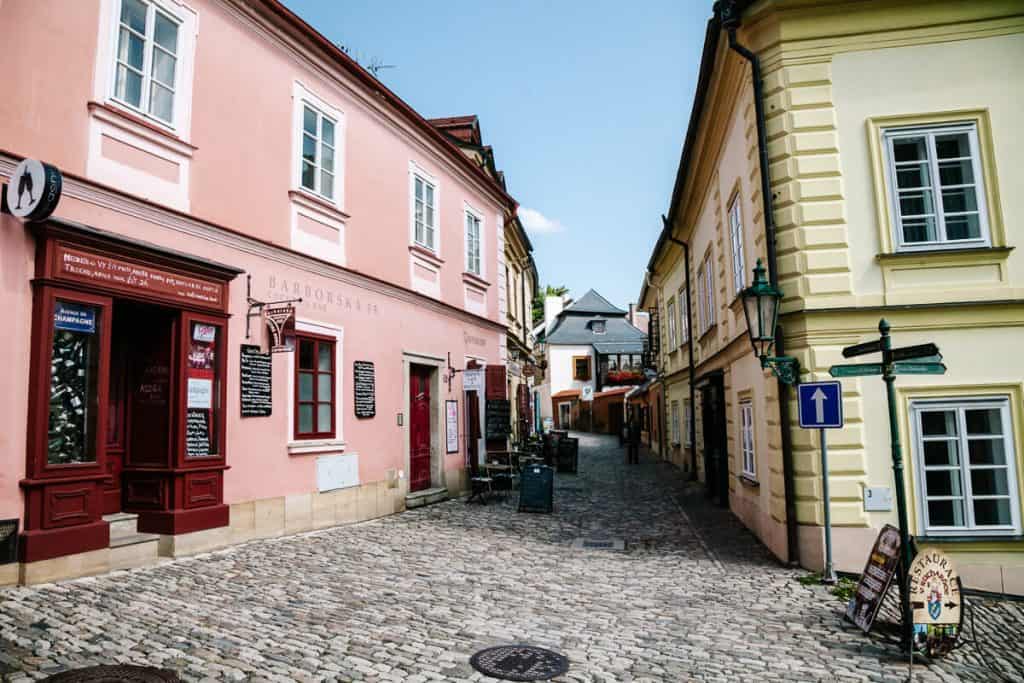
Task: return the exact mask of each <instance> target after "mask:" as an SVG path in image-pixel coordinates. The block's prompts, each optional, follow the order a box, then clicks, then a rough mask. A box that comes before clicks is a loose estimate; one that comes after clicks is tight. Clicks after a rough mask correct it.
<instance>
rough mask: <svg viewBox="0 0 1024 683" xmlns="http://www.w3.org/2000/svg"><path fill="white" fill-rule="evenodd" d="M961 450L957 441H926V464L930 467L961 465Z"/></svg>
mask: <svg viewBox="0 0 1024 683" xmlns="http://www.w3.org/2000/svg"><path fill="white" fill-rule="evenodd" d="M959 450H960V449H959V446H958V444H957V442H956V441H952V440H950V441H925V442H924V464H925V465H926V466H928V467H937V466H947V465H954V466H955V465H959V464H960V455H959Z"/></svg>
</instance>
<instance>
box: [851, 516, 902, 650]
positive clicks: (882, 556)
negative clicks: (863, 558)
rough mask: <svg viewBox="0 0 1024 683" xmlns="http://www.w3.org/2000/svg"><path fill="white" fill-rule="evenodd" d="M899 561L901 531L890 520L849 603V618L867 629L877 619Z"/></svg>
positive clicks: (866, 630)
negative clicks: (876, 616)
mask: <svg viewBox="0 0 1024 683" xmlns="http://www.w3.org/2000/svg"><path fill="white" fill-rule="evenodd" d="M899 563H900V532H899V529H897V528H896V527H894V526H892V525H891V524H886V525H885V526H884V527H882V531H881V533H879V534H878V538H877V539H875V545H874V546H873V547H872V548H871V555H869V556H868V563H867V564H866V565H865V566H864V573H863V574H861V576H860V581H858V582H857V590H856V592H854V594H853V597H852V598H850V602H849V604H847V605H846V618H847V619H849V620H850V621H852V622H853V623H855V624H856V625H857V626H860V628H861V630H863V631H864V632H865V633H867V632H868V631H870V630H871V626H872V624H874V623H875V615H876V614H878V608H879V607H880V606H881V605H882V598H884V597H885V593H886V591H888V590H889V584H890V583H892V577H893V574H895V573H896V567H897V566H898V565H899Z"/></svg>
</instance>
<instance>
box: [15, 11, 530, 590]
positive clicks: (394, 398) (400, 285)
mask: <svg viewBox="0 0 1024 683" xmlns="http://www.w3.org/2000/svg"><path fill="white" fill-rule="evenodd" d="M200 26H202V30H201V31H200V30H199V27H200ZM54 36H61V37H62V38H61V40H57V41H54V39H53V38H54ZM0 43H2V44H3V45H4V46H5V53H6V54H7V55H8V61H7V66H8V70H9V75H8V79H7V92H8V97H5V98H4V99H3V101H2V102H0V150H2V151H0V175H2V176H3V177H4V179H5V181H6V180H11V184H10V186H9V187H8V188H7V190H8V191H7V199H8V206H9V207H12V208H13V207H16V206H18V205H19V202H21V201H25V200H26V199H25V196H24V195H25V194H26V193H27V194H28V195H31V192H32V191H33V190H32V187H31V183H29V184H28V186H26V182H25V181H24V180H23V179H20V178H19V180H18V182H17V183H15V182H14V180H13V179H11V175H12V173H13V172H14V170H15V168H16V167H17V166H18V165H19V163H20V162H21V161H22V160H23V159H25V158H35V159H41V160H43V161H45V162H47V163H49V164H53V165H54V166H56V167H58V168H59V169H60V170H61V171H62V172H63V194H62V197H61V199H60V203H59V205H58V206H57V208H56V211H55V213H54V214H53V216H52V217H51V218H49V219H47V220H45V221H41V222H36V223H25V222H22V221H20V220H18V219H16V218H14V217H13V216H11V215H9V214H6V213H5V214H4V215H2V216H0V259H2V263H3V265H2V272H3V278H4V287H3V289H2V293H0V300H2V304H3V307H4V309H5V311H6V312H7V330H6V332H5V334H4V335H3V338H2V341H0V358H3V360H4V367H5V368H6V369H5V373H4V375H3V377H4V381H3V382H2V383H0V391H2V392H4V394H3V395H4V403H5V404H6V405H8V410H6V411H5V412H4V417H3V429H2V430H0V434H2V435H3V436H2V437H0V440H2V441H0V443H2V445H3V448H2V449H0V459H2V461H3V466H2V467H0V471H2V474H0V517H2V518H9V519H12V520H16V521H17V522H18V524H19V526H20V529H21V533H20V535H19V562H16V563H13V564H7V565H0V583H13V582H18V581H21V582H25V583H32V582H38V581H48V580H53V579H55V578H61V577H66V576H74V575H82V574H89V573H95V572H100V571H105V570H107V569H110V568H116V567H124V566H134V565H138V564H144V563H146V562H150V561H155V558H156V556H157V554H158V553H159V554H160V555H167V556H178V555H184V554H190V553H194V552H198V551H201V550H206V549H209V548H213V547H218V546H223V545H227V544H230V543H236V542H240V541H244V540H248V539H251V538H257V537H266V536H273V535H280V534H284V533H293V532H297V531H302V530H308V529H313V528H322V527H325V526H330V525H333V524H339V523H346V522H351V521H357V520H361V519H368V518H371V517H377V516H381V515H387V514H392V513H394V512H398V511H401V510H403V509H405V507H406V505H407V502H408V503H409V504H413V501H414V500H420V497H422V496H423V495H425V494H430V495H435V496H436V495H442V496H443V495H444V494H445V493H446V492H447V491H452V492H456V491H460V490H462V489H463V488H464V483H465V480H466V475H465V465H466V461H467V457H470V455H471V454H472V453H474V452H477V451H479V449H481V448H483V447H484V445H483V444H484V436H485V435H483V434H481V429H480V425H481V424H482V423H483V421H484V405H485V403H484V400H485V396H486V398H491V399H502V398H507V386H506V384H505V378H504V369H503V361H504V358H505V352H504V349H505V345H506V342H505V334H506V332H505V330H506V320H507V315H508V312H507V310H506V303H505V298H504V296H503V295H502V293H501V292H500V288H499V286H498V284H497V283H498V282H499V281H500V280H499V278H501V277H502V276H503V272H502V271H503V264H502V261H503V251H504V248H503V244H502V240H503V232H504V226H505V224H506V219H507V217H508V216H509V215H514V213H515V202H514V200H513V199H512V198H511V197H510V196H509V195H508V194H507V192H506V191H505V190H504V188H503V187H502V185H501V184H500V183H498V182H496V181H495V179H494V178H493V177H492V176H491V175H489V174H488V173H486V172H485V171H484V170H482V169H481V167H480V166H479V165H478V164H475V163H473V161H472V160H470V159H468V158H467V157H466V155H465V154H464V153H463V152H462V151H461V150H460V149H459V148H458V147H457V146H456V145H454V144H453V143H452V142H451V141H450V139H448V138H447V137H446V136H445V135H444V134H443V133H441V132H440V131H439V130H438V129H437V128H436V127H435V126H433V125H431V124H430V123H429V122H427V121H426V120H425V119H423V118H422V117H421V116H419V115H418V114H417V113H416V112H415V111H413V110H412V109H411V108H410V107H409V106H408V105H407V104H406V103H404V102H403V101H402V100H401V99H400V98H398V97H397V96H396V95H395V94H394V93H392V92H390V91H389V90H388V89H387V88H386V87H385V86H384V85H383V84H382V83H380V82H379V81H377V80H376V79H375V78H373V77H372V76H371V75H370V74H369V73H367V72H366V71H365V70H363V69H362V68H360V67H359V66H358V65H357V64H356V63H355V62H354V61H352V60H351V59H350V58H348V57H347V56H346V55H345V54H344V53H343V52H342V51H341V50H339V49H338V48H337V47H336V46H334V45H333V44H332V43H330V42H329V41H328V40H326V39H325V38H324V37H323V36H321V35H319V34H318V33H317V32H316V31H314V30H313V29H312V28H311V27H310V26H309V25H307V24H306V23H305V22H303V21H302V20H301V19H300V18H299V17H297V16H296V15H294V14H293V13H291V12H290V11H289V10H288V9H286V8H285V7H284V6H283V5H282V4H280V3H279V2H277V1H276V0H260V1H259V2H248V1H247V2H241V1H235V0H195V1H194V2H190V3H187V4H186V3H183V2H179V1H178V0H86V1H83V2H75V3H37V2H24V1H15V2H5V3H3V4H2V5H0ZM41 50H42V51H45V52H46V54H47V58H46V59H39V58H38V55H39V54H40V51H41ZM40 84H46V94H45V97H41V96H38V94H39V88H40V87H41V86H40ZM470 226H472V228H473V229H472V230H470ZM289 306H294V314H293V315H289V311H288V307H289ZM268 323H269V324H270V326H268ZM277 323H280V329H276V328H274V325H275V324H277ZM272 331H274V332H278V333H279V334H271V332H272ZM272 346H277V347H280V348H278V349H275V350H280V351H283V352H279V353H277V352H275V353H268V352H269V351H270V350H271V347H272ZM495 369H496V370H498V371H493V372H492V371H491V370H495ZM26 396H27V397H28V400H26ZM136 532H138V533H136Z"/></svg>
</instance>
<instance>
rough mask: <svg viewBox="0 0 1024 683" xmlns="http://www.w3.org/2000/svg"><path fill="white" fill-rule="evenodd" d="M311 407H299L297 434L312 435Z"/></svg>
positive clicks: (306, 405)
mask: <svg viewBox="0 0 1024 683" xmlns="http://www.w3.org/2000/svg"><path fill="white" fill-rule="evenodd" d="M313 431H314V430H313V406H312V405H310V404H308V403H307V404H304V405H300V406H299V434H312V433H313Z"/></svg>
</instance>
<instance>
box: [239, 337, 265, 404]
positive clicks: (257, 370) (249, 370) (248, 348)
mask: <svg viewBox="0 0 1024 683" xmlns="http://www.w3.org/2000/svg"><path fill="white" fill-rule="evenodd" d="M241 352H242V365H241V371H242V381H241V389H242V417H267V416H268V415H270V413H271V408H272V407H273V401H272V397H271V392H270V387H271V386H272V385H271V381H270V379H271V377H270V373H271V362H270V354H269V353H263V352H262V351H261V350H260V347H259V346H256V345H254V344H242V347H241Z"/></svg>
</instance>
